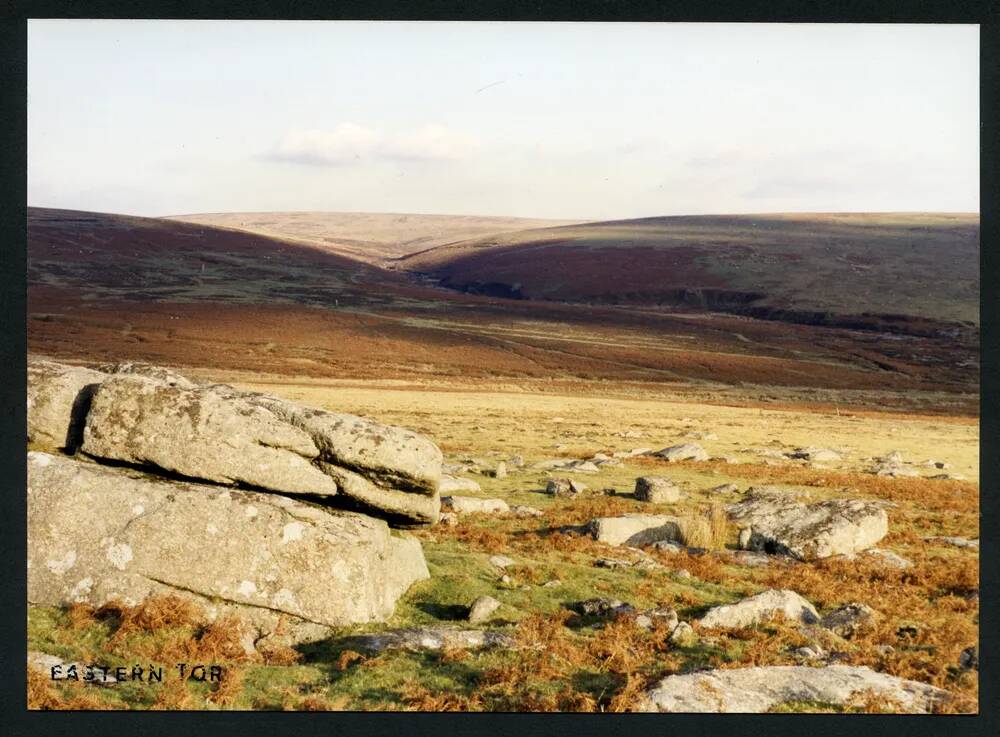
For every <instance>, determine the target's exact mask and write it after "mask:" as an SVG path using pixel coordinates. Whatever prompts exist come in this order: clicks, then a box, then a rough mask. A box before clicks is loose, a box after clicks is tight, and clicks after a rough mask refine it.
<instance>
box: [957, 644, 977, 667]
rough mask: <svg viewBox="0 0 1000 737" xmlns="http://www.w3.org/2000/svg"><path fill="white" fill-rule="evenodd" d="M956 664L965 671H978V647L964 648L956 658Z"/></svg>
mask: <svg viewBox="0 0 1000 737" xmlns="http://www.w3.org/2000/svg"><path fill="white" fill-rule="evenodd" d="M958 664H959V666H961V667H962V668H965V669H966V670H979V646H978V645H973V646H971V647H967V648H965V650H963V651H962V653H961V654H960V655H959V656H958Z"/></svg>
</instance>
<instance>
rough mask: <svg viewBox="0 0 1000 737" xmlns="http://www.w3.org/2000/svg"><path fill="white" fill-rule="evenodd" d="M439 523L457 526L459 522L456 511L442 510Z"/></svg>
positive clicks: (446, 525)
mask: <svg viewBox="0 0 1000 737" xmlns="http://www.w3.org/2000/svg"><path fill="white" fill-rule="evenodd" d="M438 524H441V525H444V526H445V527H455V526H456V525H457V524H458V515H457V514H455V513H454V512H442V513H441V516H440V517H439V518H438Z"/></svg>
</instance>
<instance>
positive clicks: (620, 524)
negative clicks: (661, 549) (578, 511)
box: [587, 514, 681, 547]
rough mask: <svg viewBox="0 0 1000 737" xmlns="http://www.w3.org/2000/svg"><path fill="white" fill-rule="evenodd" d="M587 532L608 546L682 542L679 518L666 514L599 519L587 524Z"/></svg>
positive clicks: (630, 515) (627, 515)
mask: <svg viewBox="0 0 1000 737" xmlns="http://www.w3.org/2000/svg"><path fill="white" fill-rule="evenodd" d="M587 531H588V532H589V533H590V535H591V536H592V537H593V538H594V539H595V540H596V541H597V542H601V543H605V544H607V545H630V546H633V547H638V546H640V545H649V544H652V543H655V542H658V541H660V540H668V541H671V542H680V539H681V530H680V526H679V520H678V518H677V517H671V516H668V515H664V514H626V515H624V516H622V517H598V518H597V519H593V520H591V521H590V522H589V523H588V524H587Z"/></svg>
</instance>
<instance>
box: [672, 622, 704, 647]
mask: <svg viewBox="0 0 1000 737" xmlns="http://www.w3.org/2000/svg"><path fill="white" fill-rule="evenodd" d="M697 641H698V637H697V636H696V635H695V633H694V628H693V627H691V625H689V624H688V623H687V622H680V623H679V624H678V625H677V626H676V627H674V631H673V632H671V633H670V642H671V644H673V645H677V646H678V647H691V646H692V645H694V644H695V643H696V642H697Z"/></svg>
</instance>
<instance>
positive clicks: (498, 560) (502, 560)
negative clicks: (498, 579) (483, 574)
mask: <svg viewBox="0 0 1000 737" xmlns="http://www.w3.org/2000/svg"><path fill="white" fill-rule="evenodd" d="M489 562H490V565H491V566H493V567H494V568H499V569H501V570H503V569H504V568H506V567H507V566H512V565H514V562H515V561H514V559H513V558H508V557H507V556H506V555H491V556H490V558H489Z"/></svg>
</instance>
